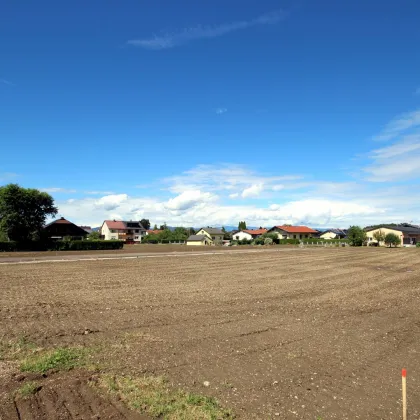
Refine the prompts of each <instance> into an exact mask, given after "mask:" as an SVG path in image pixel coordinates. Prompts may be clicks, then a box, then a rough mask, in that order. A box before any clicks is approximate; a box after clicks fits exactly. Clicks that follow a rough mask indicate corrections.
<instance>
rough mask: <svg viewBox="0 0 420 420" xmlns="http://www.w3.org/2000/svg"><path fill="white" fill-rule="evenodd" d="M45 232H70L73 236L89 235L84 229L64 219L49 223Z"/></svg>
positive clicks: (45, 227)
mask: <svg viewBox="0 0 420 420" xmlns="http://www.w3.org/2000/svg"><path fill="white" fill-rule="evenodd" d="M44 230H45V231H46V232H63V233H67V232H68V233H69V234H71V235H72V236H86V235H87V234H88V232H86V231H85V230H84V229H82V228H81V227H79V226H77V225H75V224H74V223H72V222H70V221H68V220H67V219H65V218H64V217H61V218H60V219H57V220H54V221H52V222H51V223H48V224H47V225H45V226H44Z"/></svg>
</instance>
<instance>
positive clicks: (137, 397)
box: [98, 375, 234, 420]
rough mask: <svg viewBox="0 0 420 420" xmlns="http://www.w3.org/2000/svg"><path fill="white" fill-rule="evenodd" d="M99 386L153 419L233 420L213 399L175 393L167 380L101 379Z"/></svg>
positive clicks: (149, 378)
mask: <svg viewBox="0 0 420 420" xmlns="http://www.w3.org/2000/svg"><path fill="white" fill-rule="evenodd" d="M98 384H99V386H100V387H101V388H103V389H105V390H106V391H107V392H109V393H110V394H113V395H117V396H118V397H120V398H121V400H122V401H124V402H125V403H126V404H127V405H128V406H129V407H130V408H132V409H134V410H137V411H139V412H141V413H144V414H147V415H149V416H150V417H154V418H163V419H167V420H175V419H183V420H213V419H214V420H216V419H233V418H234V415H233V414H232V412H231V411H230V410H226V409H224V408H222V407H221V406H220V405H219V403H218V401H217V400H216V399H215V398H212V397H206V396H202V395H198V394H193V393H189V392H185V391H182V390H174V389H172V387H171V386H170V384H169V383H168V382H167V381H166V380H165V378H163V377H161V376H159V377H144V378H136V379H133V378H128V377H114V376H109V375H106V376H102V377H101V378H100V380H99V383H98Z"/></svg>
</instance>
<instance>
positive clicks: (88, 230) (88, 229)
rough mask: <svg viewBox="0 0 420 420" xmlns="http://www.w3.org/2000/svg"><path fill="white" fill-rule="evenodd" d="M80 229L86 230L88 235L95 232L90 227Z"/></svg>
mask: <svg viewBox="0 0 420 420" xmlns="http://www.w3.org/2000/svg"><path fill="white" fill-rule="evenodd" d="M79 227H80V228H82V229H83V230H85V231H86V232H87V233H88V235H89V234H90V233H92V232H93V230H92V228H91V227H90V226H79Z"/></svg>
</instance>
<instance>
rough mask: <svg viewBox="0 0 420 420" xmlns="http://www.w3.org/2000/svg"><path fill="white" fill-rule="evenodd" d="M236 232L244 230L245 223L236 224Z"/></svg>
mask: <svg viewBox="0 0 420 420" xmlns="http://www.w3.org/2000/svg"><path fill="white" fill-rule="evenodd" d="M238 230H246V222H245V221H243V222H239V224H238Z"/></svg>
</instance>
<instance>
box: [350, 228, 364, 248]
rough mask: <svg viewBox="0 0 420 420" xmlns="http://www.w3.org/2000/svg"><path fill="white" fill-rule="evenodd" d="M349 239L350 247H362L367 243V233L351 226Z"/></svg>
mask: <svg viewBox="0 0 420 420" xmlns="http://www.w3.org/2000/svg"><path fill="white" fill-rule="evenodd" d="M347 237H348V240H349V244H350V246H362V245H363V244H364V243H365V242H366V232H365V231H364V230H363V229H362V228H361V227H359V226H350V227H349V229H348V231H347Z"/></svg>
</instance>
